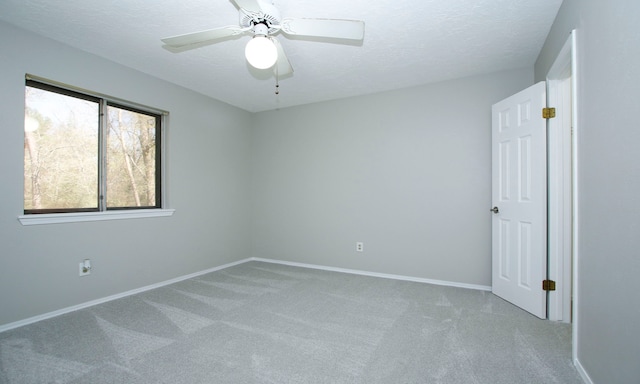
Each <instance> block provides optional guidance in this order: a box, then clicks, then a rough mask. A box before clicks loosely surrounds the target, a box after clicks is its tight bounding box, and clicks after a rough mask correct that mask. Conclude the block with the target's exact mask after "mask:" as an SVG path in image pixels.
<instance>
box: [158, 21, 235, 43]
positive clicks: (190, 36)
mask: <svg viewBox="0 0 640 384" xmlns="http://www.w3.org/2000/svg"><path fill="white" fill-rule="evenodd" d="M247 30H248V29H247V28H241V27H239V26H237V25H229V26H226V27H221V28H215V29H207V30H206V31H200V32H193V33H187V34H184V35H178V36H172V37H165V38H164V39H161V40H162V42H163V43H165V44H166V45H169V46H171V47H183V46H185V45H192V44H199V43H204V42H208V41H215V40H219V39H223V38H225V37H229V36H234V35H238V34H240V33H243V32H245V31H247Z"/></svg>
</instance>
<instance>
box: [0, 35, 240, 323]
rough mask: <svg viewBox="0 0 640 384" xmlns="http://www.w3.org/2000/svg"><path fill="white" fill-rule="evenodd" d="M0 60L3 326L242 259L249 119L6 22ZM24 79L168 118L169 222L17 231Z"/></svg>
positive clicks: (0, 313) (20, 202)
mask: <svg viewBox="0 0 640 384" xmlns="http://www.w3.org/2000/svg"><path fill="white" fill-rule="evenodd" d="M0 52H1V55H2V57H1V59H0V84H2V86H1V88H0V132H1V133H2V140H0V180H1V182H0V197H1V199H0V325H2V324H7V323H10V322H13V321H17V320H21V319H25V318H28V317H31V316H35V315H39V314H42V313H46V312H50V311H54V310H58V309H61V308H65V307H68V306H71V305H76V304H80V303H83V302H86V301H89V300H93V299H99V298H103V297H106V296H109V295H113V294H117V293H121V292H125V291H128V290H131V289H134V288H139V287H142V286H146V285H149V284H153V283H157V282H160V281H164V280H167V279H170V278H175V277H178V276H182V275H185V274H189V273H193V272H197V271H201V270H205V269H208V268H211V267H215V266H219V265H222V264H225V263H227V262H231V261H235V260H239V259H242V258H246V257H249V256H250V245H249V244H250V243H249V241H248V239H249V238H250V233H249V228H250V223H249V214H250V212H249V208H248V204H247V201H249V194H248V191H249V181H250V158H251V156H250V152H249V151H250V128H251V116H250V114H249V113H247V112H244V111H242V110H239V109H237V108H234V107H231V106H228V105H226V104H223V103H220V102H217V101H215V100H212V99H210V98H207V97H204V96H202V95H199V94H196V93H194V92H191V91H188V90H186V89H184V88H180V87H177V86H174V85H172V84H169V83H166V82H164V81H161V80H159V79H156V78H152V77H150V76H147V75H144V74H141V73H139V72H136V71H133V70H131V69H128V68H125V67H122V66H119V65H117V64H114V63H112V62H110V61H106V60H104V59H102V58H99V57H96V56H93V55H90V54H86V53H83V52H80V51H77V50H74V49H71V48H69V47H68V46H64V45H61V44H58V43H56V42H54V41H51V40H47V39H44V38H41V37H37V36H35V35H31V34H29V33H26V32H23V31H21V30H18V29H15V28H13V27H11V26H8V25H7V24H2V23H0ZM25 73H31V74H34V75H38V76H42V77H46V78H50V79H53V80H56V81H60V82H64V83H67V84H71V85H74V86H77V87H82V88H85V89H90V90H92V91H95V92H100V93H103V94H108V95H112V96H116V97H119V98H123V99H126V100H130V101H133V102H137V103H141V104H145V105H150V106H154V107H157V108H161V109H164V110H168V111H170V113H171V115H170V125H169V129H168V132H167V133H168V135H167V138H168V148H169V151H168V154H169V157H168V162H167V165H168V173H167V176H168V181H167V187H168V190H169V191H170V208H175V209H176V212H175V214H174V216H172V217H166V218H154V219H135V220H116V221H103V222H89V223H73V224H53V225H39V226H29V227H26V226H22V225H21V224H20V223H19V222H18V220H17V217H18V216H19V215H21V214H22V208H23V197H22V196H23V169H22V168H23V167H22V163H23V143H24V137H23V136H24V134H23V124H24V122H23V121H24V76H25ZM87 257H88V258H91V259H92V262H93V267H94V269H93V272H92V274H91V275H90V276H87V277H82V278H80V277H78V263H79V262H80V261H81V260H83V259H84V258H87Z"/></svg>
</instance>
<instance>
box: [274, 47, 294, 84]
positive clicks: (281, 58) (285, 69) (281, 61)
mask: <svg viewBox="0 0 640 384" xmlns="http://www.w3.org/2000/svg"><path fill="white" fill-rule="evenodd" d="M271 40H273V43H274V44H275V46H276V48H277V49H278V61H276V65H275V66H274V67H273V72H274V73H275V74H276V76H278V77H283V76H286V75H289V74H291V73H293V67H291V63H289V59H287V55H286V54H285V53H284V49H282V45H281V44H280V42H279V41H278V40H276V39H274V38H271Z"/></svg>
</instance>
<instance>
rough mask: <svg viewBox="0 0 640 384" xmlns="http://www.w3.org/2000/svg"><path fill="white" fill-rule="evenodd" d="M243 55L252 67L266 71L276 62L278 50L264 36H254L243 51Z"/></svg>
mask: <svg viewBox="0 0 640 384" xmlns="http://www.w3.org/2000/svg"><path fill="white" fill-rule="evenodd" d="M244 55H245V56H246V57H247V61H248V62H249V64H251V66H252V67H255V68H258V69H267V68H271V67H273V65H274V64H275V63H276V61H277V60H278V49H277V48H276V46H275V44H273V41H271V39H270V38H269V37H267V36H265V35H255V36H253V39H251V40H249V42H248V43H247V46H246V47H245V49H244Z"/></svg>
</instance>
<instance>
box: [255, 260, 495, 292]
mask: <svg viewBox="0 0 640 384" xmlns="http://www.w3.org/2000/svg"><path fill="white" fill-rule="evenodd" d="M249 260H252V261H263V262H265V263H273V264H283V265H290V266H292V267H302V268H311V269H321V270H324V271H332V272H342V273H350V274H353V275H363V276H371V277H381V278H383V279H393V280H403V281H413V282H416V283H427V284H434V285H445V286H448V287H457V288H467V289H475V290H479V291H491V286H487V285H476V284H465V283H457V282H453V281H444V280H433V279H424V278H421V277H411V276H403V275H391V274H388V273H378V272H368V271H361V270H357V269H346V268H336V267H326V266H323V265H316V264H305V263H296V262H292V261H282V260H274V259H263V258H260V257H252V258H251V259H249Z"/></svg>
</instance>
